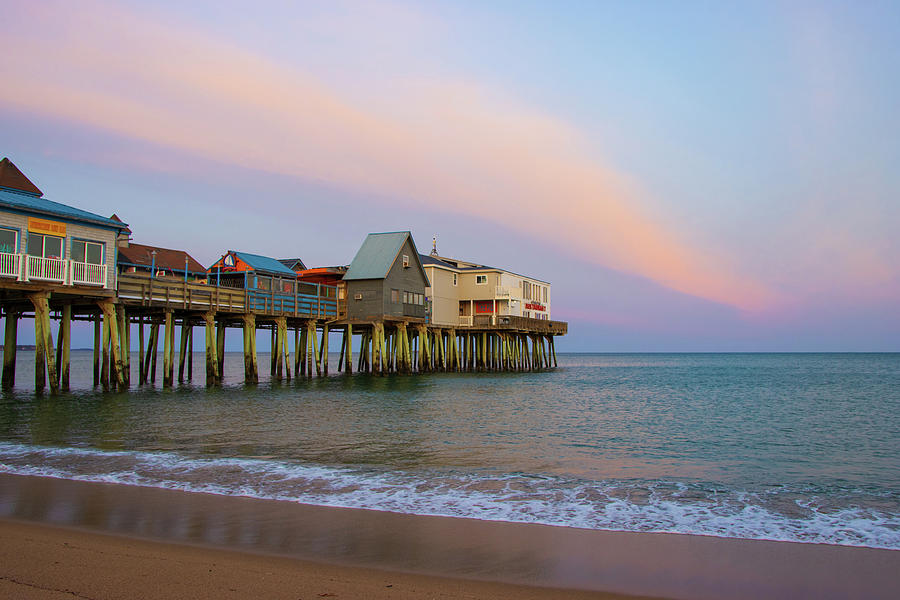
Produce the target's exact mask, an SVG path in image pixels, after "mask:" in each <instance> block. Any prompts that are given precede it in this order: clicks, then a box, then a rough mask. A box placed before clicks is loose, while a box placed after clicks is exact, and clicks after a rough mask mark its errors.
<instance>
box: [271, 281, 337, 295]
mask: <svg viewBox="0 0 900 600" xmlns="http://www.w3.org/2000/svg"><path fill="white" fill-rule="evenodd" d="M281 291H282V292H284V293H285V294H293V293H294V282H293V281H286V280H282V281H281ZM325 291H326V294H325V295H326V296H327V295H328V294H327V292H328V290H327V289H326V290H325Z"/></svg>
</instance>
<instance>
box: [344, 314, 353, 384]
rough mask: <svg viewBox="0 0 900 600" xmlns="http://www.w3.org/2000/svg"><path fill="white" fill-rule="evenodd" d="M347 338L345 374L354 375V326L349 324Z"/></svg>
mask: <svg viewBox="0 0 900 600" xmlns="http://www.w3.org/2000/svg"><path fill="white" fill-rule="evenodd" d="M346 331H347V332H346V338H347V356H346V357H345V361H344V368H345V369H346V370H345V371H344V372H345V373H346V374H347V375H350V374H351V373H353V325H352V324H350V323H347V330H346Z"/></svg>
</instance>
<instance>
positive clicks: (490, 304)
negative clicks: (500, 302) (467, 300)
mask: <svg viewBox="0 0 900 600" xmlns="http://www.w3.org/2000/svg"><path fill="white" fill-rule="evenodd" d="M493 312H494V301H493V300H476V301H475V314H477V315H483V314H492V313H493Z"/></svg>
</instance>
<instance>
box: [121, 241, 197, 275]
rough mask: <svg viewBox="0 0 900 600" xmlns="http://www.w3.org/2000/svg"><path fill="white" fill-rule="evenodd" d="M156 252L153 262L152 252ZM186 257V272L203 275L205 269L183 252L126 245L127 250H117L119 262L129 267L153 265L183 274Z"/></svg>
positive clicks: (142, 245) (139, 245)
mask: <svg viewBox="0 0 900 600" xmlns="http://www.w3.org/2000/svg"><path fill="white" fill-rule="evenodd" d="M154 250H156V259H155V261H154V258H153V254H152V252H153V251H154ZM185 257H187V259H188V263H187V265H188V266H187V270H188V272H193V273H204V272H205V271H206V269H205V268H204V267H203V265H201V264H200V263H199V262H197V261H196V260H194V257H192V256H191V255H190V254H188V253H187V252H185V251H184V250H171V249H169V248H159V247H157V246H146V245H144V244H133V243H132V244H128V247H127V248H119V259H118V260H119V262H120V263H127V264H129V265H138V266H145V267H149V266H150V265H152V264H155V266H156V268H157V269H164V270H166V271H179V272H182V273H183V272H184V259H185Z"/></svg>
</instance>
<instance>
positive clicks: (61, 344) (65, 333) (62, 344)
mask: <svg viewBox="0 0 900 600" xmlns="http://www.w3.org/2000/svg"><path fill="white" fill-rule="evenodd" d="M56 346H57V348H58V352H57V355H58V356H59V358H58V359H57V360H56V368H57V370H58V373H59V374H60V389H61V390H63V391H68V390H69V370H70V366H71V365H70V362H71V360H70V358H71V354H72V305H71V304H65V305H63V308H62V315H61V320H60V322H59V335H58V336H57V340H56Z"/></svg>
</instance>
